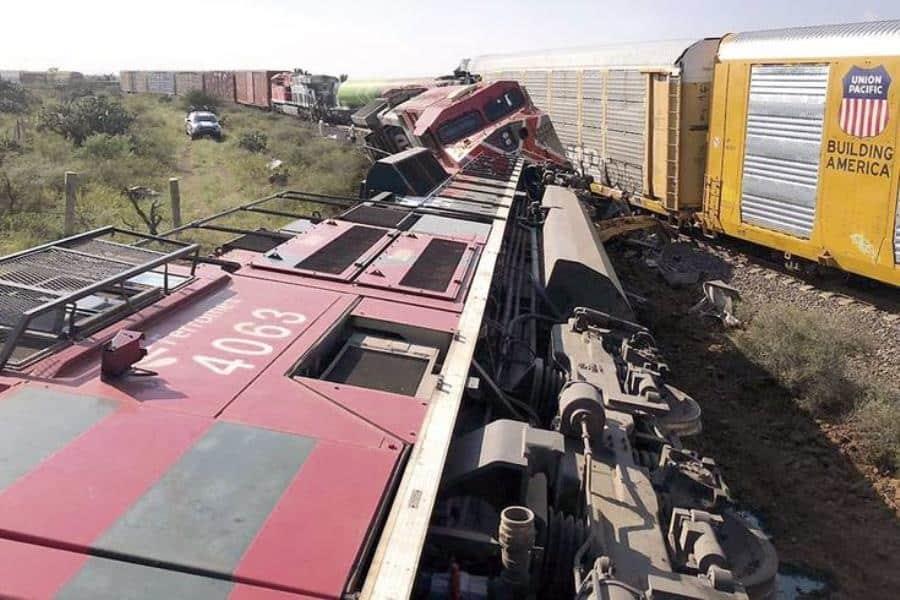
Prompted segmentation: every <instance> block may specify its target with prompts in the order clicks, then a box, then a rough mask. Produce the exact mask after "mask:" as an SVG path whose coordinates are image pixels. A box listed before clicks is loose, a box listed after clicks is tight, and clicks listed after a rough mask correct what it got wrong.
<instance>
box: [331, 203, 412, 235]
mask: <svg viewBox="0 0 900 600" xmlns="http://www.w3.org/2000/svg"><path fill="white" fill-rule="evenodd" d="M409 214H410V211H408V210H398V209H396V208H381V207H378V206H368V205H365V204H362V205H360V206H357V207H354V208H352V209H350V210H349V211H347V212H346V213H344V214H343V215H341V220H342V221H350V222H351V223H362V224H363V225H374V226H375V227H387V228H389V229H395V228H396V227H397V226H398V225H400V223H401V221H403V219H405V218H406V217H407V216H409Z"/></svg>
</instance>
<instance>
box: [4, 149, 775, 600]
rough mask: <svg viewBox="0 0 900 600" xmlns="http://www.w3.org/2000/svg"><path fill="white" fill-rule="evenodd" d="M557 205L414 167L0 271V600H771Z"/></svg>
mask: <svg viewBox="0 0 900 600" xmlns="http://www.w3.org/2000/svg"><path fill="white" fill-rule="evenodd" d="M550 179H552V178H546V177H545V176H544V173H543V172H542V170H541V168H539V167H535V166H530V167H526V166H525V164H524V161H523V159H522V158H521V157H518V156H515V155H504V154H496V153H482V154H480V155H478V156H477V157H475V158H474V159H472V160H470V161H468V162H467V163H466V164H465V165H463V166H462V167H461V168H460V170H459V171H458V172H456V173H454V174H453V175H448V173H447V172H446V171H445V170H444V169H443V168H442V167H441V165H440V164H439V163H438V161H437V159H436V158H435V157H434V156H433V154H431V153H430V152H429V151H428V150H426V149H424V148H418V149H411V150H408V151H406V152H403V153H400V154H398V155H396V156H393V157H389V158H388V159H383V160H382V161H379V163H378V164H377V165H376V166H375V167H374V168H373V169H372V171H371V172H370V173H369V176H368V178H367V181H366V183H365V185H364V186H362V189H363V191H364V199H363V200H362V201H358V200H356V199H352V198H340V197H332V196H323V195H319V194H310V193H301V192H290V191H286V192H282V193H279V194H276V195H274V196H272V197H269V198H264V199H261V200H257V201H253V202H249V203H247V204H244V205H241V206H238V207H235V208H233V209H230V210H228V211H225V212H223V213H220V214H218V215H213V216H211V217H208V218H205V219H199V220H197V221H193V222H191V223H190V224H188V225H185V226H184V227H182V228H180V229H178V230H173V231H172V232H169V234H168V237H166V238H161V237H153V236H146V235H139V236H138V237H139V238H141V239H140V240H139V241H138V242H136V243H123V241H124V240H123V239H122V236H125V237H128V236H133V235H134V234H129V233H126V232H122V231H119V230H115V229H113V228H106V229H102V230H97V231H94V232H88V233H86V234H81V235H78V236H74V237H71V238H67V239H65V240H60V241H58V242H54V243H50V244H46V245H43V246H40V247H37V248H33V249H30V250H25V251H22V252H20V253H17V254H15V255H10V256H7V257H3V258H0V284H2V285H0V288H2V289H0V292H2V294H0V308H2V309H3V310H2V311H0V417H2V418H0V433H2V436H0V439H2V440H3V443H2V444H0V558H2V559H3V560H0V595H2V596H3V597H29V598H32V597H35V598H44V597H70V598H90V599H91V600H95V599H97V598H109V599H113V598H119V597H121V595H122V590H124V589H128V590H129V597H132V598H141V599H143V598H147V599H155V598H161V597H172V598H182V597H184V598H197V597H204V598H267V599H268V598H271V599H273V600H274V599H276V598H284V599H287V598H334V599H338V598H344V599H355V598H378V599H391V600H394V599H397V598H406V597H414V598H451V599H454V600H456V599H462V598H466V599H475V598H486V599H487V598H496V599H506V598H509V599H518V598H563V599H565V598H608V599H614V600H633V599H648V600H649V599H653V600H661V599H681V600H714V599H728V598H732V599H740V598H748V597H749V598H754V599H755V598H766V597H769V596H770V595H771V591H772V584H773V580H774V576H775V571H776V568H777V561H776V558H775V554H774V551H773V549H772V546H771V544H770V543H769V542H768V541H767V540H766V538H765V537H764V536H763V535H762V534H761V533H760V532H759V531H757V530H756V529H754V528H753V527H751V526H749V525H748V524H747V523H745V522H744V520H743V519H742V518H741V517H740V515H739V513H738V512H737V511H736V509H735V506H734V504H733V502H732V500H731V498H730V496H729V492H728V488H727V486H726V485H725V483H724V482H723V481H722V477H721V475H720V473H719V471H718V469H717V468H716V464H715V462H714V461H713V460H711V459H709V458H704V457H701V456H699V455H697V454H696V453H694V452H691V451H689V450H686V449H685V448H683V447H682V445H681V438H682V437H685V436H689V435H691V434H694V433H697V432H698V431H699V430H700V410H699V407H698V405H697V403H696V402H694V401H693V400H692V399H691V398H689V397H688V396H687V395H685V394H684V393H682V392H680V391H679V390H677V389H676V388H674V387H672V386H671V385H669V384H668V383H667V377H668V374H669V373H668V367H667V366H666V363H665V361H664V359H663V358H662V357H661V356H660V355H659V352H658V351H657V349H656V346H655V343H654V340H653V337H652V335H651V334H650V333H649V331H648V330H647V329H645V328H644V327H642V326H641V325H639V324H637V323H636V322H635V316H634V313H633V311H632V309H631V306H630V305H629V302H628V299H627V296H626V294H625V293H624V292H623V290H622V287H621V285H620V284H619V282H618V279H617V277H616V274H615V271H614V270H613V268H612V266H611V264H610V262H609V260H608V258H607V256H606V254H605V252H604V249H603V246H602V244H601V243H600V242H599V240H598V238H597V233H596V231H595V229H594V227H593V224H592V223H591V221H590V219H589V218H588V216H587V213H586V212H585V210H584V208H583V207H582V205H581V203H580V201H579V199H578V197H577V196H576V195H575V193H574V192H573V191H571V190H570V189H567V188H564V187H561V186H556V185H546V184H545V183H544V182H546V181H549V180H550ZM311 206H315V207H317V209H316V210H310V207H311ZM301 211H305V212H301ZM237 214H240V215H241V216H242V217H243V218H249V217H250V216H253V215H255V216H257V217H258V218H260V219H267V220H268V221H271V219H272V217H278V218H279V219H281V220H284V219H292V221H291V222H290V223H288V224H286V225H282V226H281V227H279V228H266V227H259V228H256V229H248V228H244V227H239V226H237V225H235V224H229V223H230V222H229V221H228V220H227V219H228V218H229V217H232V216H235V215H237ZM196 230H204V231H207V232H217V233H220V234H227V235H228V236H229V239H228V240H227V241H226V242H224V243H222V244H221V245H220V246H219V247H218V248H217V249H216V252H215V256H213V257H210V258H201V257H200V256H199V252H198V251H199V246H198V245H197V244H189V243H187V241H186V240H185V238H188V237H190V233H191V232H192V231H196ZM129 239H131V238H129ZM151 245H152V246H153V247H154V248H160V246H162V247H164V248H161V249H158V250H157V249H154V250H151V249H149V247H148V246H151ZM142 341H146V342H147V343H149V347H147V348H144V347H142ZM60 497H64V498H65V501H64V502H63V501H60V500H59V498H60ZM73 515H77V517H76V516H73ZM20 565H21V566H20ZM44 565H55V566H56V567H55V568H53V569H44ZM45 571H46V572H45Z"/></svg>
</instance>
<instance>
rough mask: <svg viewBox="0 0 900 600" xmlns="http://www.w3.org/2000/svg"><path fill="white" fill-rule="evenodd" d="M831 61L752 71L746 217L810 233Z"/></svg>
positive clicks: (743, 201) (790, 231) (792, 232)
mask: <svg viewBox="0 0 900 600" xmlns="http://www.w3.org/2000/svg"><path fill="white" fill-rule="evenodd" d="M827 87H828V65H755V66H753V68H752V69H751V72H750V101H749V106H748V109H747V139H746V149H745V153H744V168H743V187H742V194H741V220H742V221H743V222H744V223H749V224H753V225H758V226H760V227H765V228H766V229H771V230H773V231H780V232H782V233H787V234H790V235H793V236H797V237H801V238H809V236H810V234H811V233H812V228H813V222H814V221H815V214H816V193H817V187H818V181H819V153H820V150H821V145H822V126H823V119H824V114H825V94H826V90H827Z"/></svg>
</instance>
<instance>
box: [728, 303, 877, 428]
mask: <svg viewBox="0 0 900 600" xmlns="http://www.w3.org/2000/svg"><path fill="white" fill-rule="evenodd" d="M735 341H736V342H737V344H738V346H739V347H740V348H741V349H742V350H743V351H744V353H745V354H746V355H747V356H748V357H749V358H750V359H751V360H753V361H754V362H756V363H758V364H760V365H761V366H763V367H764V368H765V369H766V370H767V371H769V373H771V374H772V375H773V377H774V378H775V379H776V380H777V381H778V382H779V383H781V384H782V385H784V386H785V387H787V388H789V389H790V390H792V391H793V392H794V394H795V395H796V396H797V399H798V401H799V403H800V405H801V406H803V407H804V408H806V409H807V410H809V411H810V412H811V413H813V414H814V415H816V416H825V415H835V414H839V413H842V412H846V411H848V410H850V409H852V408H853V407H854V406H855V405H856V403H857V400H858V398H859V396H860V394H861V393H862V392H861V388H860V386H859V385H858V384H856V383H854V382H853V380H852V377H850V359H851V358H852V357H854V356H857V355H860V354H862V353H864V352H866V351H867V350H868V349H869V348H870V347H871V341H869V340H866V339H864V338H862V337H861V336H860V335H859V334H858V333H857V332H856V331H855V330H854V329H853V327H852V326H851V325H850V324H849V323H844V322H840V321H826V320H824V319H823V318H822V315H821V314H820V313H814V312H811V311H806V310H800V309H796V308H792V307H786V306H777V307H776V306H765V307H763V308H761V309H759V310H758V311H757V312H756V313H755V314H753V315H752V316H750V317H749V318H748V319H746V326H745V328H744V329H743V330H741V331H739V332H738V333H737V334H736V336H735Z"/></svg>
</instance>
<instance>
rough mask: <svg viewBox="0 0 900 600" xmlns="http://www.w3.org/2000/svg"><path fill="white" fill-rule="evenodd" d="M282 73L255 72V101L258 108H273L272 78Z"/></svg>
mask: <svg viewBox="0 0 900 600" xmlns="http://www.w3.org/2000/svg"><path fill="white" fill-rule="evenodd" d="M281 72H283V70H281V71H253V100H254V103H255V105H256V106H258V107H260V108H265V109H267V110H268V109H271V108H272V77H274V76H275V75H277V74H278V73H281Z"/></svg>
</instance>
